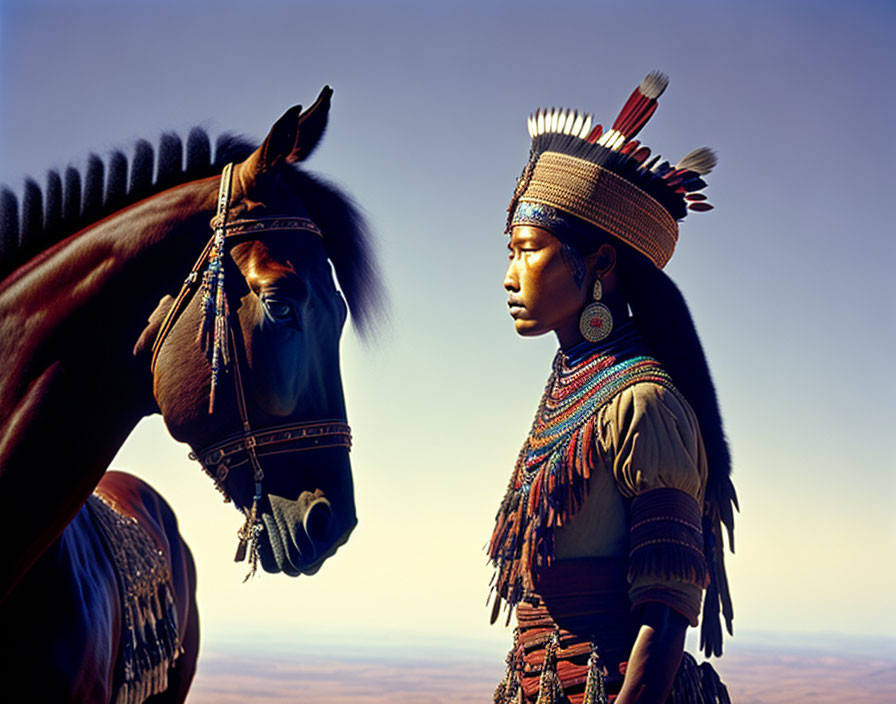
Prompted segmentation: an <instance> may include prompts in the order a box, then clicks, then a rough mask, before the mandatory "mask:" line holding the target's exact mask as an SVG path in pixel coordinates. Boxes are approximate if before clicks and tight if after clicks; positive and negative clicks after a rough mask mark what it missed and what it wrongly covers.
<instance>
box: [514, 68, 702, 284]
mask: <svg viewBox="0 0 896 704" xmlns="http://www.w3.org/2000/svg"><path fill="white" fill-rule="evenodd" d="M668 82H669V81H668V79H667V78H666V76H664V75H663V74H661V73H658V72H656V71H654V72H652V73H650V74H648V75H647V77H646V78H644V80H643V81H641V84H640V85H639V86H638V87H637V88H636V89H635V90H634V92H633V93H632V94H631V96H630V97H629V99H628V101H627V102H626V104H625V106H624V107H623V108H622V111H621V112H620V113H619V116H618V117H617V118H616V121H615V122H614V123H613V127H612V128H611V129H609V130H607V131H606V132H604V131H603V128H602V126H601V125H595V126H592V119H591V115H586V114H582V113H579V112H578V111H576V110H557V109H554V108H551V109H550V110H538V111H536V112H535V113H534V114H533V115H530V116H529V134H530V136H531V137H532V147H531V150H530V152H529V162H528V163H527V164H526V167H525V168H524V169H523V173H522V175H521V176H520V178H519V181H517V186H516V190H515V192H514V194H513V198H512V199H511V202H510V207H509V208H508V211H509V216H508V222H507V227H508V230H509V229H510V227H511V226H512V225H514V224H520V222H518V218H517V215H518V210H519V208H518V206H520V205H521V204H523V203H529V204H541V205H546V206H551V207H553V208H557V209H558V210H561V211H563V212H564V213H568V214H570V215H575V216H576V217H578V218H581V219H582V220H584V221H586V222H589V223H591V224H592V225H595V226H597V227H599V228H600V229H602V230H604V231H606V232H608V233H609V234H611V235H613V236H615V237H617V238H619V239H621V240H622V241H624V242H626V243H627V244H629V245H630V246H631V247H633V248H634V249H636V250H638V251H639V252H641V253H642V254H644V255H645V256H647V257H648V258H649V259H650V260H651V261H652V262H653V263H654V264H655V265H656V266H657V267H659V268H662V267H664V266H665V265H666V263H667V262H668V261H669V258H670V257H671V256H672V252H673V251H674V249H675V244H676V242H677V241H678V223H677V221H678V220H681V219H682V218H683V217H684V216H685V215H686V214H687V211H688V210H696V211H704V210H710V209H711V208H712V206H711V205H710V204H709V203H707V202H706V196H704V195H703V194H702V193H699V191H701V190H702V189H703V188H705V187H706V182H705V181H703V179H702V178H701V176H703V175H705V174H707V173H709V172H710V171H711V170H712V168H713V167H714V166H715V164H716V157H715V154H713V152H712V151H711V150H710V149H708V148H706V147H701V148H699V149H695V150H694V151H692V152H690V153H689V154H688V155H687V156H685V157H684V158H683V159H681V161H679V162H678V163H677V164H675V166H672V165H671V164H670V163H669V162H668V161H661V158H660V156H659V155H658V154H657V155H656V156H654V157H653V158H649V157H650V149H649V148H648V147H646V146H642V145H641V143H640V141H639V140H636V139H634V137H635V135H636V134H638V132H640V131H641V128H642V127H643V126H644V125H645V124H646V123H647V121H648V120H649V119H650V117H651V116H652V115H653V113H654V112H655V111H656V107H657V98H659V96H660V95H661V94H662V93H663V91H664V90H665V89H666V86H667V85H668Z"/></svg>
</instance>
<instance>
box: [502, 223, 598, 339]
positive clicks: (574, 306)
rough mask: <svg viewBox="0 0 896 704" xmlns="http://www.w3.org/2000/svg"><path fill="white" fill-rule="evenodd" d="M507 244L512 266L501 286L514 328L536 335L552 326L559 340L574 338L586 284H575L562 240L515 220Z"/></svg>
mask: <svg viewBox="0 0 896 704" xmlns="http://www.w3.org/2000/svg"><path fill="white" fill-rule="evenodd" d="M507 247H508V249H509V250H510V265H509V266H508V267H507V274H506V275H505V276H504V288H505V289H506V290H507V293H508V299H507V305H508V306H510V317H512V318H513V326H514V328H515V329H516V331H517V333H519V334H520V335H526V336H534V335H543V334H544V333H546V332H551V331H553V332H556V333H557V337H558V338H559V340H560V344H561V345H564V346H566V345H570V344H574V343H575V342H577V341H578V340H579V339H580V338H581V333H580V332H579V314H580V313H581V311H582V308H583V307H584V306H585V303H586V298H587V295H586V290H585V287H579V286H577V285H576V283H575V280H574V278H573V274H572V271H571V270H570V267H569V264H568V262H567V258H566V255H565V254H564V251H563V244H562V243H561V242H560V240H558V239H557V238H556V237H554V236H553V235H552V234H551V233H550V232H548V231H547V230H544V229H542V228H540V227H532V226H529V225H517V226H515V227H514V228H513V231H512V235H511V238H510V243H509V244H508V245H507Z"/></svg>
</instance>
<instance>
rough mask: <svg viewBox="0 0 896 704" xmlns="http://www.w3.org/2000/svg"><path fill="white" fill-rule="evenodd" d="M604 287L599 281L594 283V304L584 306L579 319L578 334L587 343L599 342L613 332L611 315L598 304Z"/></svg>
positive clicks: (604, 307) (607, 309) (602, 305)
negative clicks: (580, 334)
mask: <svg viewBox="0 0 896 704" xmlns="http://www.w3.org/2000/svg"><path fill="white" fill-rule="evenodd" d="M603 294H604V286H603V283H602V282H601V280H600V279H597V281H595V282H594V293H593V296H594V302H593V303H589V304H588V305H587V306H585V310H583V311H582V315H581V317H580V318H579V332H581V333H582V337H584V338H585V339H586V340H588V342H600V341H601V340H604V339H606V338H607V336H609V334H610V333H611V332H613V314H612V313H610V309H609V308H607V307H606V306H605V305H604V304H603V303H601V302H600V299H601V297H602V296H603Z"/></svg>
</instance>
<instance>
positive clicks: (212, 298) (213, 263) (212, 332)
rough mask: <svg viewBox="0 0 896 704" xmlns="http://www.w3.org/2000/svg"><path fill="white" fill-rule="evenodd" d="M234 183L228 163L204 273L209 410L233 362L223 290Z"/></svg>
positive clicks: (203, 327)
mask: <svg viewBox="0 0 896 704" xmlns="http://www.w3.org/2000/svg"><path fill="white" fill-rule="evenodd" d="M232 183H233V164H227V166H225V167H224V170H223V171H222V173H221V185H220V187H219V189H218V214H217V215H216V216H215V237H214V242H213V244H212V251H211V253H210V254H209V262H208V267H207V268H206V270H205V272H204V273H203V274H202V300H201V303H200V305H201V306H202V312H203V315H202V323H201V325H200V328H199V344H200V346H201V348H202V350H203V351H204V352H205V356H206V359H208V362H209V365H210V366H211V370H212V382H211V391H210V392H209V399H208V412H209V413H211V412H212V411H214V409H215V390H216V389H217V386H218V378H219V377H220V375H221V373H222V372H225V371H226V370H227V367H228V366H229V365H230V354H229V351H228V345H227V341H228V335H229V328H228V317H229V315H230V311H229V310H228V307H227V296H226V295H225V293H224V253H225V251H224V240H225V236H226V232H227V214H228V209H229V207H230V192H231V187H232Z"/></svg>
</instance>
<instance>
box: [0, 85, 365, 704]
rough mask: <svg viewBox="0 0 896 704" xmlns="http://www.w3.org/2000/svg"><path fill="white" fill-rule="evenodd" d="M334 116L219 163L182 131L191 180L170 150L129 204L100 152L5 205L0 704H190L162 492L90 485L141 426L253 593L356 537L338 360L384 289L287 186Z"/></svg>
mask: <svg viewBox="0 0 896 704" xmlns="http://www.w3.org/2000/svg"><path fill="white" fill-rule="evenodd" d="M331 95H332V90H331V89H330V88H329V87H325V88H324V89H323V91H322V92H321V94H320V96H319V97H318V99H317V100H316V102H315V103H314V104H313V105H312V106H311V107H310V108H308V109H307V110H303V109H302V107H301V106H295V107H293V108H291V109H290V110H288V111H287V112H286V113H285V114H284V115H283V116H282V117H281V118H280V119H279V120H277V122H276V123H275V124H274V125H273V126H272V127H271V129H270V131H269V133H268V135H267V137H266V138H265V139H264V141H263V142H262V143H261V144H260V145H259V146H258V147H257V148H253V145H251V144H249V143H247V142H246V141H245V140H240V139H237V138H232V137H224V138H222V139H219V140H218V143H217V145H216V149H215V156H214V159H212V157H211V151H212V150H211V143H210V141H209V138H208V136H207V134H206V133H205V132H204V131H202V130H198V129H195V130H193V131H192V132H190V134H189V136H188V139H187V149H186V166H185V167H183V166H182V162H183V157H184V154H183V152H184V150H183V143H182V142H181V141H180V139H179V138H178V137H176V136H175V135H172V134H165V135H163V137H162V139H161V142H160V147H159V159H158V169H157V170H156V177H155V180H153V176H152V174H153V161H154V157H155V155H154V153H153V149H152V147H151V146H150V145H149V144H148V143H147V142H145V141H140V142H138V143H137V147H136V152H135V157H134V159H133V162H132V164H131V166H130V179H129V182H128V173H127V172H128V163H127V159H126V158H125V157H124V155H123V153H121V152H114V153H113V154H112V156H111V158H110V159H109V161H108V169H106V167H105V165H104V163H103V161H102V160H100V159H99V158H98V157H96V156H93V155H92V156H91V157H90V158H89V160H88V164H87V168H86V172H85V177H84V179H83V189H82V180H81V178H80V173H79V172H78V171H77V170H75V169H73V168H69V169H68V170H67V171H66V173H65V179H64V187H63V179H62V178H61V177H60V176H59V174H58V173H57V172H50V174H49V177H48V183H47V188H46V191H45V192H42V191H41V189H40V188H39V187H38V186H37V185H36V184H35V183H34V182H33V181H31V180H28V181H26V184H25V190H24V195H23V200H22V209H21V210H22V213H21V217H19V212H18V210H19V209H18V200H17V198H16V197H15V195H14V194H13V193H12V192H11V191H9V190H8V189H4V191H3V192H2V193H0V205H2V206H3V207H2V209H0V276H3V275H4V274H7V275H6V277H5V278H4V279H3V280H2V281H0V359H2V360H3V367H2V369H3V371H2V374H0V535H3V536H4V553H5V555H4V559H3V560H0V633H2V636H0V641H2V643H0V647H2V649H3V652H2V654H0V676H2V681H3V683H4V684H3V685H2V686H3V688H4V697H5V696H9V695H10V692H18V691H21V692H23V693H24V692H27V696H23V699H24V700H27V701H53V702H66V701H79V702H82V701H89V702H110V701H116V702H128V703H129V702H139V701H144V700H147V699H148V700H149V701H152V702H159V703H162V702H183V701H184V700H185V698H186V693H187V690H188V689H189V686H190V682H191V680H192V677H193V674H194V672H195V666H196V658H197V653H198V643H199V620H198V612H197V608H196V603H195V567H194V563H193V559H192V556H191V554H190V551H189V549H188V548H187V546H186V544H185V543H184V541H183V539H182V538H181V536H180V535H179V533H178V530H177V521H176V518H175V516H174V513H173V512H172V511H171V509H170V507H168V505H167V504H166V503H165V502H164V500H163V499H162V498H161V497H160V496H159V495H158V493H157V492H155V491H154V490H153V489H152V488H151V487H150V486H149V485H148V484H146V483H145V482H143V481H141V480H139V479H137V478H135V477H132V476H130V475H127V474H124V473H121V472H114V471H110V472H106V469H107V467H108V466H109V464H110V462H111V460H112V458H113V457H114V455H115V453H116V451H117V450H118V449H119V447H121V445H122V443H123V442H124V441H125V439H126V438H127V436H128V434H129V433H130V432H131V430H132V429H133V428H134V426H135V425H136V424H137V423H138V421H139V420H140V419H141V418H143V417H144V416H146V415H149V414H152V413H159V412H160V413H161V414H162V416H163V419H164V421H165V423H166V426H167V428H168V430H169V432H170V433H171V435H172V436H173V437H174V438H175V439H176V440H178V441H181V442H185V443H187V444H189V445H190V447H191V449H192V451H193V452H192V454H191V456H192V457H194V458H195V459H198V460H199V462H200V464H201V466H202V468H203V469H204V470H205V471H206V472H207V473H209V474H210V475H211V477H212V478H213V480H214V483H215V485H216V486H217V488H218V489H219V490H220V491H221V492H222V493H223V494H224V496H225V499H226V500H230V501H232V502H233V504H234V505H235V506H236V507H237V508H238V509H239V510H240V511H241V512H242V513H243V516H244V521H245V522H244V524H243V527H242V528H241V529H240V531H239V540H238V549H237V558H238V559H248V560H249V563H250V569H251V572H254V571H255V568H256V566H257V565H260V566H261V567H262V569H263V570H264V571H266V572H269V573H277V572H283V573H286V574H288V575H290V576H298V575H300V574H306V575H308V574H313V573H315V572H316V571H317V570H318V569H320V567H321V565H322V564H323V562H324V561H325V560H326V559H327V558H329V557H330V556H331V555H332V554H333V553H334V552H335V551H336V550H337V549H338V548H339V547H340V546H341V545H342V544H344V543H345V542H346V540H347V539H348V537H349V534H350V533H351V531H352V529H353V528H354V526H355V524H356V522H357V519H356V515H355V506H354V496H353V488H352V477H351V465H350V462H349V446H350V429H349V426H348V425H347V422H346V410H345V401H344V396H343V391H342V382H341V377H340V369H339V340H340V336H341V332H342V328H343V326H344V323H345V320H346V318H347V314H348V311H349V310H350V311H351V315H352V320H353V323H354V324H355V326H356V327H357V328H358V329H359V331H360V332H361V334H362V335H363V334H365V332H366V331H368V330H369V329H370V328H371V320H372V311H373V310H374V309H375V308H376V306H377V305H380V303H381V300H382V290H381V288H380V283H379V280H378V275H377V270H376V263H375V258H374V255H373V249H372V245H371V243H370V240H369V237H368V235H367V233H366V229H365V225H364V222H363V219H362V217H361V216H360V214H359V212H358V210H357V208H356V207H355V206H354V205H353V203H352V202H351V200H350V199H349V198H348V197H347V196H346V195H345V194H343V193H342V192H341V191H340V190H339V189H337V188H336V187H335V186H333V185H331V184H329V183H327V182H326V181H324V180H322V179H321V178H319V177H316V176H313V175H311V174H309V173H308V172H306V171H304V170H302V169H301V168H300V167H299V164H300V163H301V162H303V161H304V160H306V159H307V158H308V157H309V156H310V155H311V153H312V152H313V151H314V149H315V147H316V146H317V145H318V143H319V142H320V140H321V137H322V135H323V133H324V130H325V128H326V124H327V116H328V113H329V108H330V98H331ZM222 167H223V169H222ZM106 170H108V177H107V176H106V173H105V172H106ZM334 273H335V279H336V281H338V285H339V287H340V288H341V291H342V293H340V291H339V290H338V289H337V285H336V281H334ZM185 277H186V278H185ZM13 700H15V698H14V697H13Z"/></svg>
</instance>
